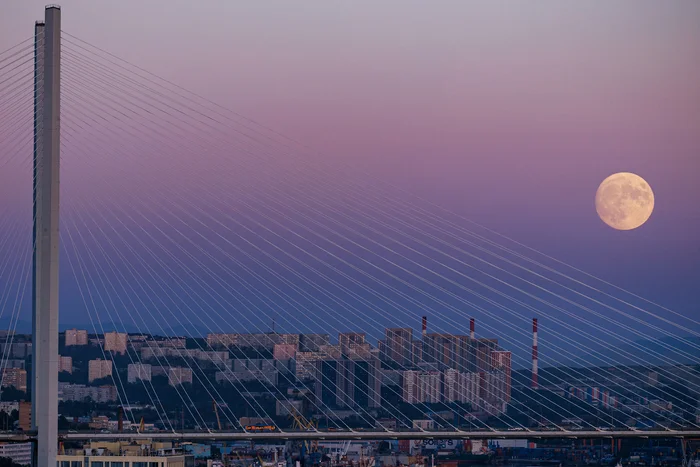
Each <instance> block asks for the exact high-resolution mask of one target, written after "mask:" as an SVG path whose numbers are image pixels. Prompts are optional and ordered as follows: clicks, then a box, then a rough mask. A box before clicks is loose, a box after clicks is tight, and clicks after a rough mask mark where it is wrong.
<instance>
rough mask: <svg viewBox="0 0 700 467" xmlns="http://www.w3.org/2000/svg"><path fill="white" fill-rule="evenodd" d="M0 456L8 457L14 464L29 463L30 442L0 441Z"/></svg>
mask: <svg viewBox="0 0 700 467" xmlns="http://www.w3.org/2000/svg"><path fill="white" fill-rule="evenodd" d="M0 457H7V458H10V459H12V462H14V463H15V464H19V465H31V463H32V443H1V444H0Z"/></svg>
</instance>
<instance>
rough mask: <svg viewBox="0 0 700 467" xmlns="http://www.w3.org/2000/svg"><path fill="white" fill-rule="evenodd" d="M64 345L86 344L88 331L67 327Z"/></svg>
mask: <svg viewBox="0 0 700 467" xmlns="http://www.w3.org/2000/svg"><path fill="white" fill-rule="evenodd" d="M65 337H66V346H69V345H88V333H87V331H86V330H84V329H68V330H67V331H66V333H65Z"/></svg>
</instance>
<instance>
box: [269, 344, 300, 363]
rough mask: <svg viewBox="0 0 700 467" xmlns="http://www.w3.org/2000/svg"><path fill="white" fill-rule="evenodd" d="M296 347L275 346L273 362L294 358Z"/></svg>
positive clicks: (288, 345)
mask: <svg viewBox="0 0 700 467" xmlns="http://www.w3.org/2000/svg"><path fill="white" fill-rule="evenodd" d="M296 352H297V346H296V345H294V344H275V347H274V349H273V350H272V356H273V358H274V359H275V360H290V359H293V358H294V355H295V354H296Z"/></svg>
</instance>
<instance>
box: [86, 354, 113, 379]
mask: <svg viewBox="0 0 700 467" xmlns="http://www.w3.org/2000/svg"><path fill="white" fill-rule="evenodd" d="M108 376H112V360H101V359H99V358H98V359H97V360H90V361H89V362H88V381H89V382H91V383H92V382H93V381H95V380H98V379H102V378H107V377H108Z"/></svg>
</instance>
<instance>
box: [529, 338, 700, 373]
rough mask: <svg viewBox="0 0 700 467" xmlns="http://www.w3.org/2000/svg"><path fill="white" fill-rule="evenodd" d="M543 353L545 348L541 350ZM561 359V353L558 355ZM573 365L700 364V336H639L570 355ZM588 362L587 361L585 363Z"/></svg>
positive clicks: (570, 361) (569, 362)
mask: <svg viewBox="0 0 700 467" xmlns="http://www.w3.org/2000/svg"><path fill="white" fill-rule="evenodd" d="M542 352H543V353H544V351H542ZM558 358H559V360H560V361H561V360H562V357H561V356H560V357H558ZM568 360H569V361H568V362H562V363H568V365H570V366H575V367H580V366H585V367H591V366H613V365H640V364H644V365H652V366H656V365H668V364H671V363H673V364H700V338H698V337H668V336H667V337H662V338H660V339H655V340H640V341H635V342H634V343H630V344H624V345H620V346H610V347H607V348H603V349H600V350H599V351H597V352H590V353H587V354H582V355H581V358H580V359H573V358H572V359H568ZM584 362H586V363H587V364H585V365H584V364H583V363H584Z"/></svg>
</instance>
